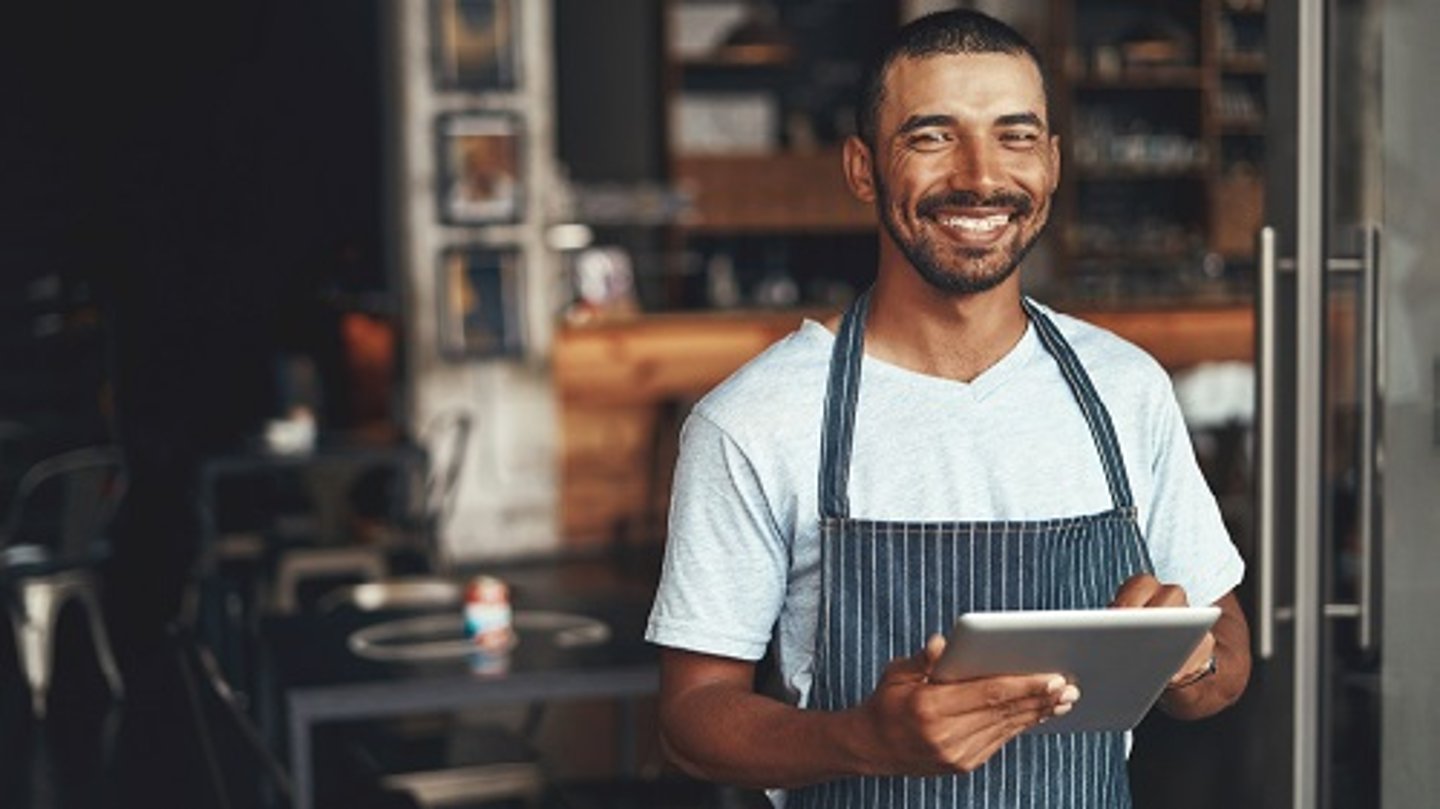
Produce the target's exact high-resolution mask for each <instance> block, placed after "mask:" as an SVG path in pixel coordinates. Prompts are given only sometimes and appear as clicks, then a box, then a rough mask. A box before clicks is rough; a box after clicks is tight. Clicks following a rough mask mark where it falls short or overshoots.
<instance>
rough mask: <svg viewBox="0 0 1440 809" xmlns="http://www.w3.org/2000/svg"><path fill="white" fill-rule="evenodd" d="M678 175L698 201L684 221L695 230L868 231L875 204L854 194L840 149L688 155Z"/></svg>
mask: <svg viewBox="0 0 1440 809" xmlns="http://www.w3.org/2000/svg"><path fill="white" fill-rule="evenodd" d="M672 168H673V177H674V180H675V182H676V184H678V185H680V186H681V187H683V188H686V189H688V190H689V191H690V192H691V193H692V194H693V196H694V200H695V205H694V208H693V209H692V211H691V212H690V214H689V216H687V217H686V219H685V220H683V221H682V222H681V223H680V224H681V226H682V227H684V228H686V229H687V230H690V231H692V232H722V231H723V232H726V233H784V232H791V231H801V230H804V231H811V232H837V231H842V232H862V231H866V230H869V229H872V228H873V227H874V226H875V214H874V211H873V210H872V208H871V207H870V206H869V205H866V204H864V203H861V202H860V201H858V200H856V199H855V198H854V197H852V196H851V195H850V190H849V188H848V186H846V184H845V177H844V173H843V172H842V169H841V162H840V149H839V147H831V148H826V149H822V150H820V151H816V152H804V153H798V152H779V153H774V154H759V155H682V156H680V157H677V158H675V160H674V162H673V164H672Z"/></svg>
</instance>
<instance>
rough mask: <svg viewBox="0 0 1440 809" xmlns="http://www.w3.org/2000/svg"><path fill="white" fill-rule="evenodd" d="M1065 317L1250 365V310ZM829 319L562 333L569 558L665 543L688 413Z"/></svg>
mask: <svg viewBox="0 0 1440 809" xmlns="http://www.w3.org/2000/svg"><path fill="white" fill-rule="evenodd" d="M1058 308H1060V309H1061V310H1062V311H1074V312H1075V313H1076V314H1077V315H1079V316H1081V317H1084V318H1085V319H1087V320H1090V321H1091V322H1093V323H1096V324H1097V325H1100V326H1102V327H1104V328H1107V329H1110V330H1112V331H1114V332H1116V333H1117V334H1120V335H1121V336H1122V337H1125V338H1126V339H1128V340H1130V341H1132V342H1134V343H1136V344H1138V345H1140V346H1142V347H1144V348H1145V349H1146V350H1148V351H1149V352H1150V353H1151V354H1152V355H1154V356H1155V358H1156V359H1157V360H1159V361H1160V363H1161V364H1163V365H1164V366H1165V367H1167V368H1169V369H1171V370H1172V371H1174V370H1178V369H1181V368H1186V367H1189V366H1192V365H1195V364H1197V363H1200V362H1205V361H1215V360H1249V359H1250V358H1251V356H1252V353H1253V344H1254V336H1253V325H1252V314H1251V310H1250V308H1249V307H1248V306H1234V307H1217V308H1196V309H1186V310H1180V309H1164V310H1162V309H1154V310H1132V311H1103V312H1102V311H1088V312H1087V311H1083V310H1074V309H1070V308H1067V307H1064V306H1060V307H1058ZM825 314H826V313H824V312H806V313H798V312H786V313H745V314H728V315H720V314H696V315H663V316H651V317H643V318H638V319H635V320H630V321H624V322H617V323H605V324H598V325H592V326H583V327H572V328H566V329H562V330H561V332H560V334H559V335H558V338H557V340H556V343H555V352H554V358H553V361H554V374H555V387H556V391H557V394H558V396H559V398H560V414H561V416H560V417H561V441H562V445H561V447H562V448H561V458H560V468H561V493H560V496H561V509H562V515H561V525H562V529H563V530H564V532H565V533H564V536H565V537H566V541H567V543H569V544H570V545H571V546H572V547H585V546H596V545H600V544H604V543H609V542H615V541H622V542H636V543H647V542H654V541H658V540H659V539H660V538H661V537H663V535H664V515H665V510H666V507H667V504H668V502H669V493H670V473H671V469H672V467H673V464H674V457H675V445H676V439H677V433H678V430H679V426H680V421H681V420H682V419H683V417H684V412H685V409H686V408H687V407H688V406H689V404H690V403H692V402H693V401H694V400H696V399H698V398H699V397H700V396H702V395H704V394H705V392H706V391H708V390H710V389H711V388H713V387H714V386H715V385H716V384H718V383H719V382H721V381H722V380H723V379H725V377H727V376H729V375H730V373H732V372H733V371H734V370H735V369H737V368H739V367H740V366H741V365H743V364H744V363H745V362H746V361H747V360H749V359H750V358H751V357H753V356H755V355H756V354H758V353H759V352H760V351H762V350H763V349H764V348H765V347H766V346H768V345H770V344H771V343H772V342H774V341H775V340H777V339H779V338H780V337H782V336H784V335H785V334H787V333H789V332H790V331H792V330H793V329H794V328H795V327H796V326H797V325H798V324H799V323H800V320H801V318H802V317H805V316H809V317H813V318H820V317H823V316H824V315H825Z"/></svg>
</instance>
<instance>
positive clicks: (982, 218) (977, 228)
mask: <svg viewBox="0 0 1440 809" xmlns="http://www.w3.org/2000/svg"><path fill="white" fill-rule="evenodd" d="M1015 217H1016V214H1015V213H1013V212H993V213H978V212H967V213H956V212H940V213H937V214H936V215H935V216H933V217H932V221H934V222H935V223H936V224H938V225H939V226H940V228H941V230H943V231H944V233H945V234H946V235H947V236H949V237H950V238H952V239H954V240H956V241H959V242H961V243H964V244H967V245H971V246H984V245H989V244H992V243H993V242H995V241H996V240H997V239H999V238H1000V236H1002V235H1003V234H1004V233H1005V232H1006V231H1007V230H1009V225H1010V223H1011V222H1012V221H1013V220H1014V219H1015Z"/></svg>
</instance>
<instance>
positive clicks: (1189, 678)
mask: <svg viewBox="0 0 1440 809" xmlns="http://www.w3.org/2000/svg"><path fill="white" fill-rule="evenodd" d="M1219 670H1220V666H1219V662H1218V661H1217V660H1216V658H1215V655H1214V654H1213V653H1212V654H1211V655H1210V659H1209V660H1206V661H1205V666H1204V667H1203V668H1201V669H1199V670H1198V671H1193V672H1191V673H1189V674H1187V675H1185V676H1184V677H1183V678H1181V679H1179V680H1176V681H1174V682H1171V683H1170V684H1169V685H1167V686H1165V689H1166V690H1167V691H1179V690H1181V689H1185V688H1189V687H1190V686H1192V685H1195V684H1196V683H1199V682H1202V681H1204V680H1207V679H1209V678H1210V677H1213V676H1215V673H1216V672H1218V671H1219Z"/></svg>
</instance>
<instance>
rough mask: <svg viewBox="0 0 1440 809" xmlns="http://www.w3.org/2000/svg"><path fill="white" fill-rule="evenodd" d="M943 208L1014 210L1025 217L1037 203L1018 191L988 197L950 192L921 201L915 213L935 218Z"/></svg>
mask: <svg viewBox="0 0 1440 809" xmlns="http://www.w3.org/2000/svg"><path fill="white" fill-rule="evenodd" d="M941 208H1012V209H1014V211H1015V212H1016V213H1017V214H1020V215H1021V216H1025V215H1027V214H1029V213H1030V212H1031V211H1032V210H1033V209H1034V208H1035V203H1034V202H1031V201H1030V198H1029V197H1027V196H1025V195H1024V194H1021V193H1020V192H1018V191H1003V190H1002V191H996V192H995V193H993V194H991V195H989V196H988V197H982V196H980V195H979V194H977V193H975V192H974V191H950V192H947V193H944V194H934V195H932V196H928V197H926V198H924V199H922V200H920V202H919V203H917V204H916V205H915V212H916V213H918V214H919V215H921V216H934V215H935V214H936V213H938V212H939V211H940V209H941Z"/></svg>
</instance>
